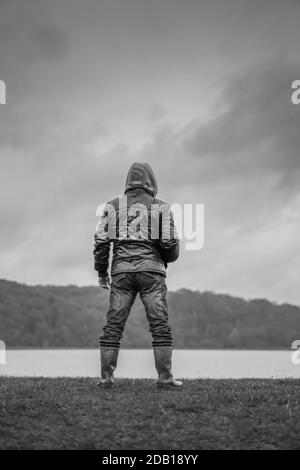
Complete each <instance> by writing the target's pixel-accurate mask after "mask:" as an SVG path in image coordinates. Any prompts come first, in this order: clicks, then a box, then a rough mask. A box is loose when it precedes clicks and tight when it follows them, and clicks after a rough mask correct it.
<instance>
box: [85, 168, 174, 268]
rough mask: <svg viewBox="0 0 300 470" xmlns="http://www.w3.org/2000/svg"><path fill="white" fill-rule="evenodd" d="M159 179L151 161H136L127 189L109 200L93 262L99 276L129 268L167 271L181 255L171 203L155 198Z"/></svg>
mask: <svg viewBox="0 0 300 470" xmlns="http://www.w3.org/2000/svg"><path fill="white" fill-rule="evenodd" d="M157 190H158V189H157V180H156V177H155V175H154V173H153V170H152V168H151V167H150V165H149V164H148V163H133V164H132V165H131V167H130V169H129V171H128V174H127V178H126V183H125V193H124V195H123V196H119V197H117V198H115V199H113V200H111V201H109V202H108V203H107V204H106V206H105V208H104V211H103V214H102V217H101V219H100V221H99V223H98V225H97V228H96V233H95V244H94V252H93V253H94V262H95V264H94V266H95V269H96V271H98V273H99V276H106V275H107V274H108V266H109V254H110V245H111V243H112V244H113V258H112V266H111V275H112V276H113V275H115V274H119V273H126V272H144V271H147V272H158V273H160V274H163V275H165V274H166V266H167V263H171V262H173V261H175V260H176V259H177V258H178V256H179V239H178V236H177V233H176V229H175V226H174V219H173V215H172V212H171V210H170V206H169V204H167V203H166V202H164V201H161V200H159V199H157V198H156V195H157Z"/></svg>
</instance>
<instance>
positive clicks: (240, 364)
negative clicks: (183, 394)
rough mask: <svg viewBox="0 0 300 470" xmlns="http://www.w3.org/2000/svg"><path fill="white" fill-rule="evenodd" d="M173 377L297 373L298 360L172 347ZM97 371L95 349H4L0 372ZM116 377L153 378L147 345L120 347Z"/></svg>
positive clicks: (286, 353)
mask: <svg viewBox="0 0 300 470" xmlns="http://www.w3.org/2000/svg"><path fill="white" fill-rule="evenodd" d="M173 370H174V375H175V376H176V377H185V378H197V377H211V378H242V377H261V378H269V377H274V378H276V377H278V378H283V377H297V378H300V364H299V365H294V364H293V363H292V362H291V352H289V351H228V350H226V351H220V350H218V351H212V350H176V351H174V356H173ZM98 373H99V352H98V350H91V349H90V350H77V349H71V350H70V349H69V350H61V349H59V350H24V351H23V350H14V351H7V352H6V365H3V364H2V365H0V375H14V376H44V377H55V376H70V377H72V376H87V377H97V376H98ZM115 375H116V377H132V378H146V377H151V378H154V377H155V376H156V374H155V369H154V361H153V353H152V351H151V350H149V349H147V350H146V349H145V350H144V349H143V350H128V349H127V350H124V349H123V350H122V349H121V351H120V356H119V364H118V368H117V371H116V373H115Z"/></svg>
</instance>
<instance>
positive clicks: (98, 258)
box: [93, 207, 111, 289]
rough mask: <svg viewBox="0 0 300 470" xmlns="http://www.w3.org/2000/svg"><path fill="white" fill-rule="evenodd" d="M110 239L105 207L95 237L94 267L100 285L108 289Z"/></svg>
mask: <svg viewBox="0 0 300 470" xmlns="http://www.w3.org/2000/svg"><path fill="white" fill-rule="evenodd" d="M110 242H111V240H110V238H109V235H108V210H107V208H106V207H105V208H104V211H103V214H102V216H101V219H100V221H99V223H98V225H97V227H96V233H95V236H94V251H93V254H94V267H95V270H96V271H98V278H99V284H100V286H101V287H104V288H106V289H108V286H109V275H108V267H109V252H110Z"/></svg>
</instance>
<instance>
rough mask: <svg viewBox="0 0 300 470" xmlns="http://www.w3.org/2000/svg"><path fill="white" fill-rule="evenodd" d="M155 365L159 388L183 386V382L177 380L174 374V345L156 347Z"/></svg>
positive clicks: (154, 349)
mask: <svg viewBox="0 0 300 470" xmlns="http://www.w3.org/2000/svg"><path fill="white" fill-rule="evenodd" d="M153 351H154V359H155V367H156V370H157V373H158V380H157V386H158V387H159V388H171V387H181V386H182V382H180V380H175V379H174V378H173V375H172V351H173V348H172V346H161V347H158V346H156V347H154V348H153Z"/></svg>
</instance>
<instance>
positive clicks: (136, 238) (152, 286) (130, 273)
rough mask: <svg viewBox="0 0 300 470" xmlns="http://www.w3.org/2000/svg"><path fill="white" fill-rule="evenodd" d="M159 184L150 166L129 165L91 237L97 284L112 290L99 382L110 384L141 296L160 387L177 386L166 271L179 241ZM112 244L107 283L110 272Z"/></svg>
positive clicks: (102, 341) (101, 340)
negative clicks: (119, 190) (120, 192)
mask: <svg viewBox="0 0 300 470" xmlns="http://www.w3.org/2000/svg"><path fill="white" fill-rule="evenodd" d="M156 194H157V181H156V178H155V175H154V173H153V170H152V168H151V167H150V165H149V164H148V163H133V164H132V165H131V167H130V169H129V172H128V175H127V179H126V185H125V194H124V195H123V196H120V197H118V198H116V199H113V200H112V201H110V202H109V203H107V204H106V206H105V209H104V212H103V215H102V217H101V220H100V222H99V224H98V226H97V229H96V234H95V246H94V260H95V269H96V271H98V277H99V284H100V286H101V287H102V288H104V289H108V288H109V287H110V288H111V291H110V304H109V309H108V312H107V321H106V325H105V326H104V328H103V334H102V336H101V337H100V354H101V379H100V382H99V385H101V386H112V385H113V372H114V370H115V368H116V366H117V359H118V354H119V348H120V340H121V338H122V335H123V331H124V328H125V324H126V320H127V318H128V316H129V313H130V310H131V307H132V305H133V302H134V300H135V298H136V295H137V294H138V293H139V294H140V297H141V300H142V302H143V304H144V306H145V310H146V315H147V320H148V322H149V326H150V332H151V334H152V345H153V351H154V358H155V366H156V370H157V373H158V381H157V385H158V386H159V387H167V388H169V387H179V386H181V385H182V382H179V381H177V380H175V379H174V378H173V375H172V371H171V365H172V349H173V340H172V334H171V328H170V326H169V324H168V308H167V300H166V294H167V287H166V283H165V277H166V267H167V264H168V263H171V262H173V261H175V260H176V259H177V258H178V256H179V240H178V236H177V233H176V229H175V226H174V220H173V215H172V213H171V210H170V206H169V204H167V203H165V202H163V201H161V200H159V199H156ZM111 243H112V244H113V258H112V265H111V281H110V277H109V274H108V267H109V254H110V244H111Z"/></svg>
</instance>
